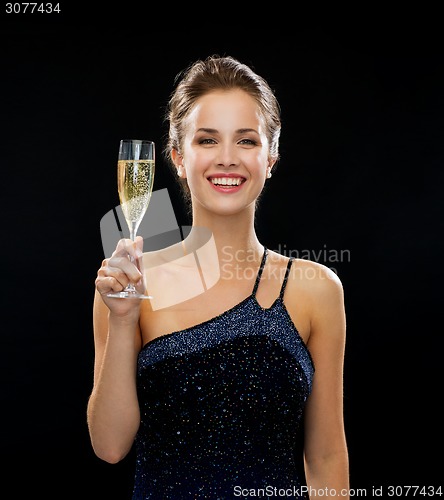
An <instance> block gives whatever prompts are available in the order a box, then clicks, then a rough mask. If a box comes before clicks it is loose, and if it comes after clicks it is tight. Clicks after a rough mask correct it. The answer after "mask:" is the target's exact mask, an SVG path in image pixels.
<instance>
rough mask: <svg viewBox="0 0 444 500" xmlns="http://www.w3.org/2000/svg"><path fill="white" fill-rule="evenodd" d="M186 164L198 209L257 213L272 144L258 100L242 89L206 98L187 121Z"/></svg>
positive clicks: (179, 162) (178, 159) (180, 163)
mask: <svg viewBox="0 0 444 500" xmlns="http://www.w3.org/2000/svg"><path fill="white" fill-rule="evenodd" d="M176 165H177V166H182V167H183V168H182V171H183V176H185V177H186V178H187V182H188V186H189V189H190V192H191V200H192V203H193V210H194V211H195V210H196V209H199V208H204V209H206V210H209V211H211V212H215V213H218V214H225V215H232V214H236V213H238V212H240V211H242V210H244V209H246V208H247V207H249V208H250V209H252V210H253V211H254V206H255V201H256V199H257V197H258V196H259V194H260V193H261V191H262V189H263V187H264V182H265V179H266V176H267V171H268V170H267V169H269V168H271V166H272V164H271V163H269V144H268V140H267V137H266V134H265V124H264V120H263V118H262V116H261V114H260V110H259V107H258V105H257V103H256V101H255V100H254V99H253V98H252V97H251V96H250V95H249V94H247V93H246V92H244V91H242V90H230V91H215V92H211V93H209V94H206V95H204V96H202V97H201V98H200V99H199V100H198V101H197V102H196V105H195V107H194V108H193V110H192V111H191V113H190V114H189V115H188V117H187V118H186V122H185V137H184V144H183V150H182V155H181V156H177V157H176Z"/></svg>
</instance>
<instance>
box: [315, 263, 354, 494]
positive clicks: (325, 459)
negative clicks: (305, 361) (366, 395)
mask: <svg viewBox="0 0 444 500" xmlns="http://www.w3.org/2000/svg"><path fill="white" fill-rule="evenodd" d="M314 267H315V269H316V271H317V272H316V278H313V280H312V282H311V283H310V286H309V289H310V300H309V311H310V313H309V316H310V337H309V340H308V348H309V350H310V353H311V355H312V358H313V362H314V365H315V374H314V378H313V388H312V393H311V394H310V396H309V398H308V401H307V407H306V413H305V468H306V476H307V485H308V486H309V487H311V488H313V489H315V490H316V491H319V490H323V491H324V492H325V490H326V488H327V490H335V492H336V495H337V496H341V498H348V494H349V466H348V451H347V444H346V437H345V430H344V418H343V367H344V352H345V331H346V319H345V309H344V294H343V287H342V283H341V281H340V280H339V278H338V276H337V275H336V274H335V273H334V272H333V271H331V270H330V269H328V268H327V267H325V266H322V265H320V264H314ZM325 496H327V497H328V495H325V494H324V498H325ZM332 496H334V493H333V494H332Z"/></svg>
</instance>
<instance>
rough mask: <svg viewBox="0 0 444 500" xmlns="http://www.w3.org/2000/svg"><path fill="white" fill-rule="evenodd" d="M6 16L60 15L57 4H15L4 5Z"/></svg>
mask: <svg viewBox="0 0 444 500" xmlns="http://www.w3.org/2000/svg"><path fill="white" fill-rule="evenodd" d="M5 12H6V14H60V4H59V3H51V2H46V3H37V2H15V3H11V2H9V3H7V4H6V10H5Z"/></svg>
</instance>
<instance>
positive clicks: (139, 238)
mask: <svg viewBox="0 0 444 500" xmlns="http://www.w3.org/2000/svg"><path fill="white" fill-rule="evenodd" d="M134 243H135V244H136V249H137V250H138V251H139V252H140V253H143V238H142V236H136V239H135V240H134Z"/></svg>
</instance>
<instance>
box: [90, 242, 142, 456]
mask: <svg viewBox="0 0 444 500" xmlns="http://www.w3.org/2000/svg"><path fill="white" fill-rule="evenodd" d="M119 245H120V246H119ZM119 245H118V247H117V249H116V252H115V253H114V254H113V256H112V257H111V259H105V260H104V261H103V263H102V266H101V268H100V269H99V271H98V273H97V279H96V292H95V296H94V305H93V329H94V353H95V360H94V385H93V390H92V392H91V395H90V398H89V401H88V406H87V420H88V428H89V433H90V438H91V443H92V446H93V449H94V452H95V453H96V455H97V456H98V457H100V458H101V459H103V460H105V461H107V462H110V463H116V462H118V461H119V460H121V459H122V458H124V457H125V456H126V455H127V454H128V452H129V451H130V449H131V447H132V445H133V442H134V438H135V435H136V433H137V430H138V427H139V422H140V411H139V404H138V399H137V392H136V369H137V356H138V353H139V351H140V348H141V337H140V330H139V314H140V300H137V299H116V298H114V299H110V298H108V297H106V296H105V295H104V294H105V293H106V292H108V291H111V290H114V291H120V290H122V289H123V288H124V287H125V286H126V284H127V283H128V281H129V280H131V281H134V282H135V281H137V280H138V279H139V278H140V272H139V271H138V270H137V269H136V267H135V266H133V265H132V264H131V263H130V261H129V260H128V258H127V257H126V255H123V256H122V248H123V243H122V244H121V243H119ZM140 245H141V242H139V248H136V249H135V252H136V254H137V256H138V257H140V252H141V248H140ZM126 251H127V249H126V250H125V252H126Z"/></svg>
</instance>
